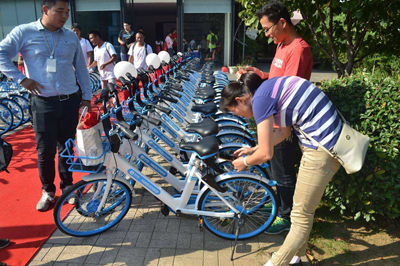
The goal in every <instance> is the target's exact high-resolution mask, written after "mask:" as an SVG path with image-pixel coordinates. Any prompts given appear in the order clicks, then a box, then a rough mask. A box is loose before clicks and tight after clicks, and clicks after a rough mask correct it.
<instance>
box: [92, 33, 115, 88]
mask: <svg viewBox="0 0 400 266" xmlns="http://www.w3.org/2000/svg"><path fill="white" fill-rule="evenodd" d="M89 40H90V42H91V43H92V44H93V46H95V48H94V62H93V63H92V64H91V65H90V66H89V67H88V68H89V69H90V68H93V67H96V66H97V68H98V69H99V73H100V79H101V82H102V87H103V88H107V84H108V83H113V84H116V79H115V76H114V65H115V61H117V59H118V57H117V53H116V52H115V49H114V46H113V45H112V44H111V43H109V42H105V41H103V40H102V39H101V36H100V32H98V31H97V30H91V31H90V32H89Z"/></svg>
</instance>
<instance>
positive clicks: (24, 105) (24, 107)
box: [10, 94, 30, 124]
mask: <svg viewBox="0 0 400 266" xmlns="http://www.w3.org/2000/svg"><path fill="white" fill-rule="evenodd" d="M10 97H11V99H13V100H14V101H16V102H17V103H18V104H19V105H20V106H21V107H22V110H23V112H24V119H23V121H22V124H25V123H26V122H28V121H29V120H30V116H29V101H28V99H27V98H25V97H24V96H21V95H15V94H12V95H10Z"/></svg>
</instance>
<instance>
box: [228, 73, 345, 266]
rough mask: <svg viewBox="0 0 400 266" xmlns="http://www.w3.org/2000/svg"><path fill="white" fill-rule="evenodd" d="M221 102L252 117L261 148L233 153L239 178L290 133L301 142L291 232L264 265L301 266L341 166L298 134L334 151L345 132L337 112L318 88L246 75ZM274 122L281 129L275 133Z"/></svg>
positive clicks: (295, 81) (230, 86)
mask: <svg viewBox="0 0 400 266" xmlns="http://www.w3.org/2000/svg"><path fill="white" fill-rule="evenodd" d="M221 96H222V97H221V98H222V99H221V102H220V108H221V110H223V111H229V112H232V113H234V114H236V115H238V116H244V117H247V118H251V117H253V116H254V118H255V121H256V123H257V135H258V145H257V146H256V147H253V148H242V149H239V150H237V151H236V152H235V155H237V156H239V158H238V159H236V160H235V161H233V165H234V167H235V169H236V170H237V171H238V172H239V171H242V170H243V169H244V168H245V167H246V166H249V165H257V164H261V163H263V162H265V161H268V160H270V159H271V158H272V156H273V152H274V146H275V145H277V144H279V143H280V142H282V141H283V140H285V139H286V138H288V137H289V136H290V135H291V130H292V127H293V129H294V130H295V133H296V134H297V135H298V137H299V142H300V143H299V144H300V146H301V149H302V152H303V156H302V159H301V162H300V169H299V173H298V176H297V183H296V189H295V193H294V197H293V210H292V212H291V221H292V226H291V228H290V231H289V234H288V235H287V237H286V239H285V242H284V243H283V245H282V247H281V248H280V249H279V251H278V252H277V253H275V254H274V256H273V257H272V259H271V260H270V261H268V263H267V264H266V265H268V266H270V265H274V266H280V265H285V266H286V265H300V263H301V262H299V257H301V256H303V255H305V253H306V248H307V243H308V237H309V234H310V232H311V228H312V224H313V218H314V212H315V210H316V208H317V207H318V204H319V202H320V200H321V198H322V195H323V193H324V191H325V188H326V186H327V185H328V183H329V181H330V180H331V178H332V177H333V175H334V174H335V173H336V172H337V171H338V170H339V168H340V164H339V162H338V161H337V160H336V159H334V158H332V157H331V156H330V155H329V154H328V153H326V152H325V151H324V150H322V149H321V148H319V147H318V145H319V144H318V143H315V142H314V141H312V140H309V139H307V138H305V137H304V136H303V135H302V134H300V132H299V131H298V130H297V129H298V128H300V129H301V130H303V131H304V132H306V133H307V134H309V135H310V136H312V137H313V138H314V139H315V140H316V141H318V142H319V143H321V144H322V145H323V146H324V147H325V148H327V149H328V150H329V149H331V148H332V147H333V146H334V145H335V144H336V142H337V139H338V138H339V135H340V131H341V128H342V122H341V120H340V117H339V115H338V113H337V112H336V108H335V106H334V105H333V104H332V102H331V101H330V100H329V98H328V97H327V96H326V95H325V94H324V93H323V92H322V91H321V90H320V89H319V88H317V87H316V86H315V85H313V84H312V83H311V82H309V81H307V80H305V79H302V78H299V77H276V78H272V79H270V80H266V81H263V80H262V79H261V78H260V77H259V76H258V75H257V74H255V73H246V74H243V75H242V76H241V78H240V80H239V82H233V83H230V84H228V85H227V87H226V88H225V89H224V90H223V91H222V95H221ZM274 122H275V124H277V125H278V126H279V127H280V128H279V129H276V130H274V128H273V124H274Z"/></svg>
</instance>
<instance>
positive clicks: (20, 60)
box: [18, 53, 26, 75]
mask: <svg viewBox="0 0 400 266" xmlns="http://www.w3.org/2000/svg"><path fill="white" fill-rule="evenodd" d="M18 70H19V71H21V73H22V74H24V75H26V73H25V65H24V58H22V55H21V53H18Z"/></svg>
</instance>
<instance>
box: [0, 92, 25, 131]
mask: <svg viewBox="0 0 400 266" xmlns="http://www.w3.org/2000/svg"><path fill="white" fill-rule="evenodd" d="M0 102H1V103H2V104H4V105H6V106H7V107H8V108H9V109H10V110H11V112H12V114H13V118H14V121H13V125H12V127H11V129H10V130H14V129H16V128H17V127H19V126H20V125H22V122H23V121H24V111H23V110H22V107H21V106H20V105H19V104H18V103H17V102H16V101H14V100H12V99H7V98H1V99H0ZM1 119H2V118H1Z"/></svg>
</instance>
